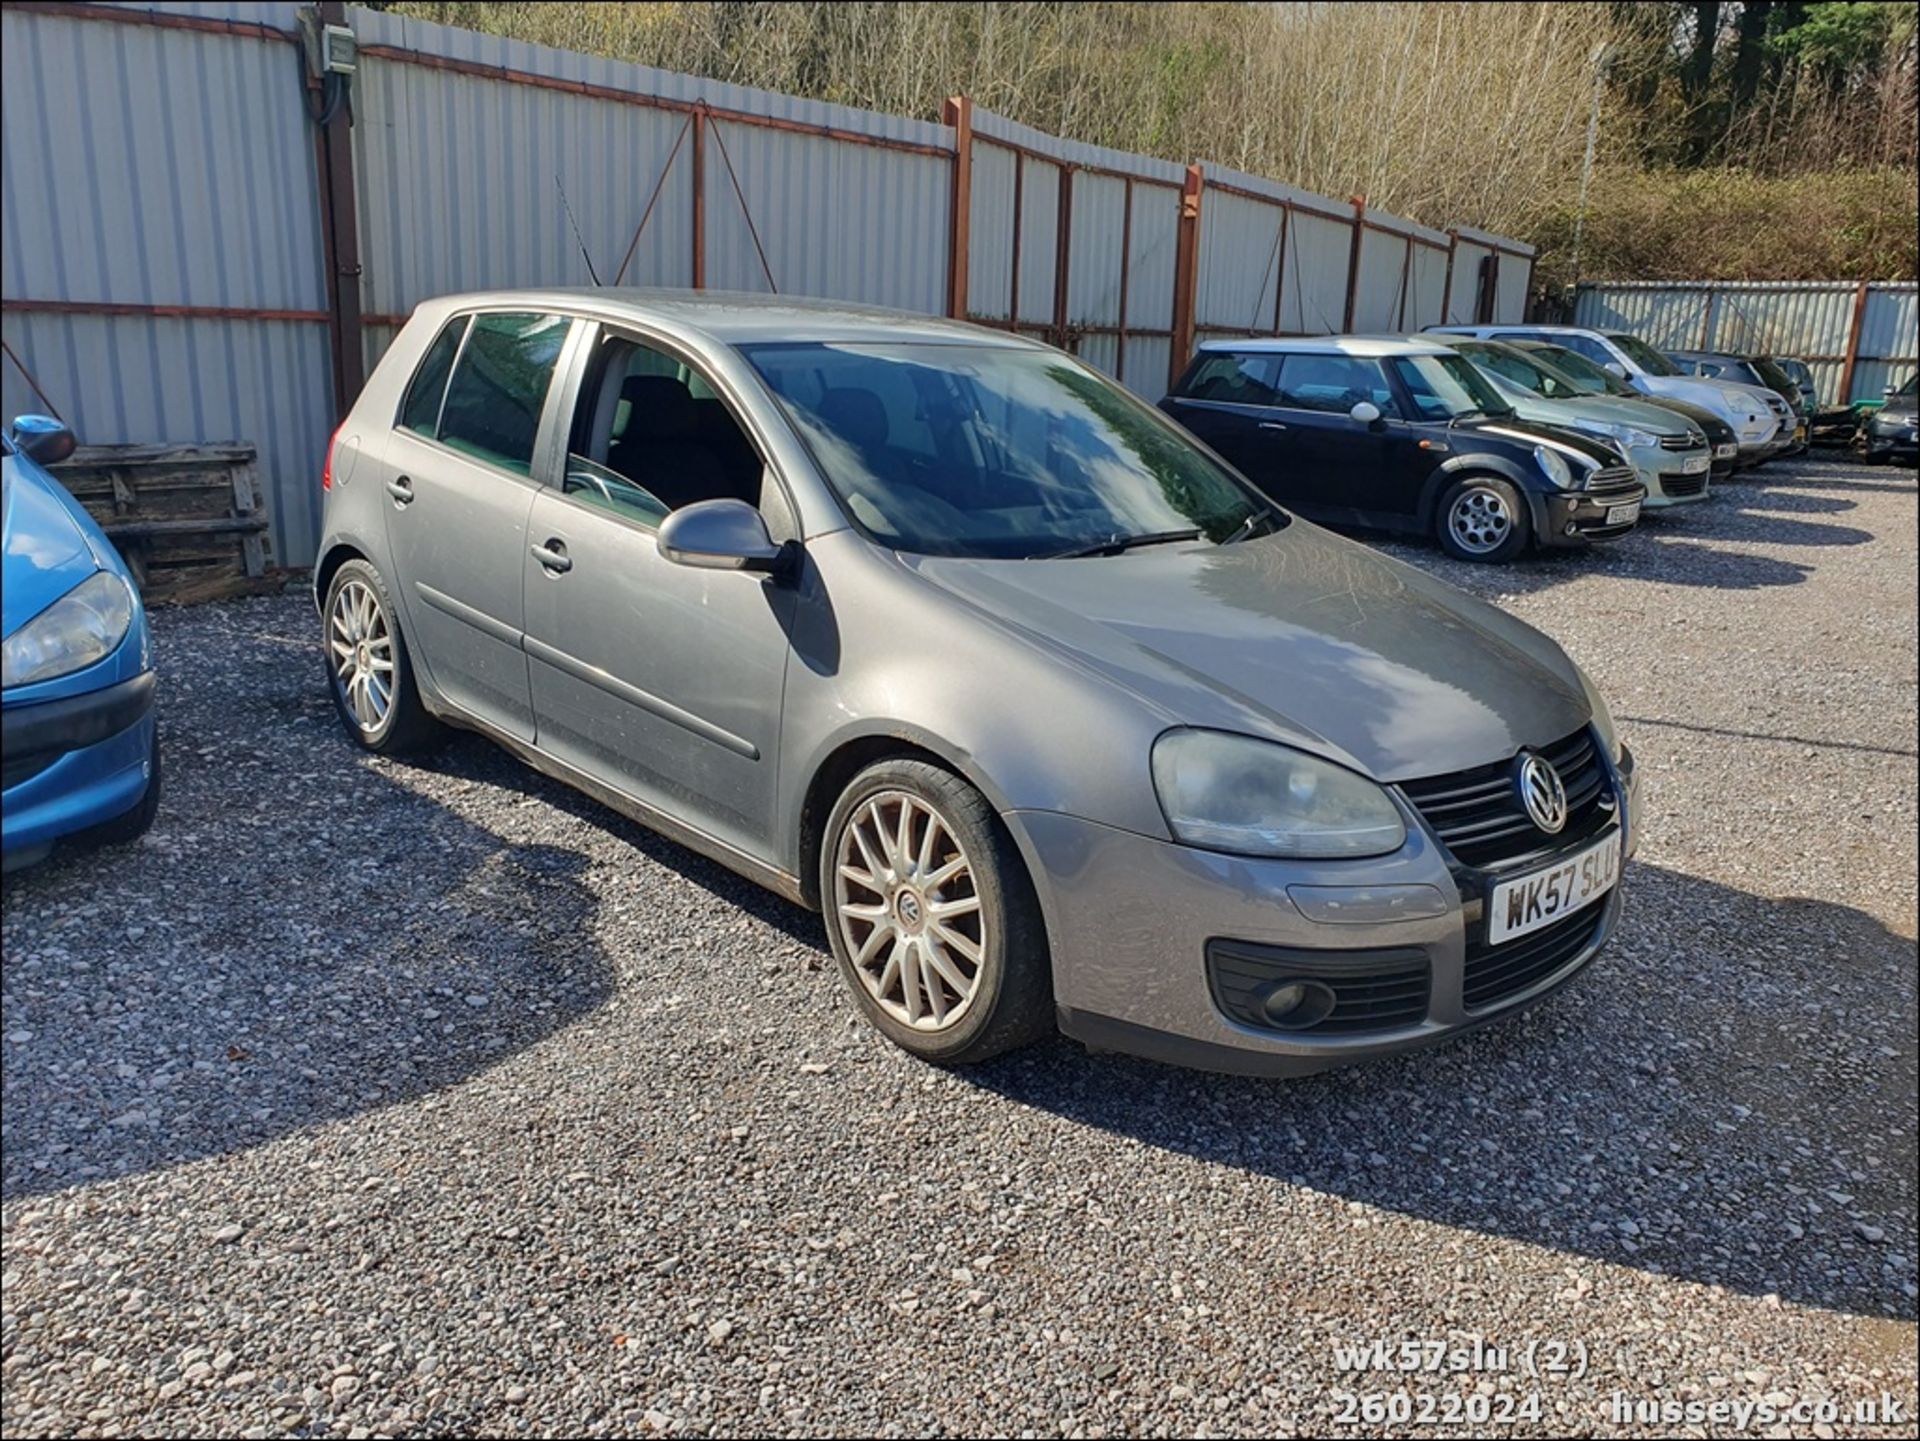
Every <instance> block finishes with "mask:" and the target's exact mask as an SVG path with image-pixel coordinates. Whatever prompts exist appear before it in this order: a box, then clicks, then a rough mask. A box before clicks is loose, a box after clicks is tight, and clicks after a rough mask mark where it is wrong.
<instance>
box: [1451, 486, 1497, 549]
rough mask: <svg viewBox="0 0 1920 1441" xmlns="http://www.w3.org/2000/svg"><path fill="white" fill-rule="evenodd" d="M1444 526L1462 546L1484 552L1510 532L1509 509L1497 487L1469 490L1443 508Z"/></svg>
mask: <svg viewBox="0 0 1920 1441" xmlns="http://www.w3.org/2000/svg"><path fill="white" fill-rule="evenodd" d="M1447 529H1448V531H1449V532H1450V533H1451V534H1452V536H1453V538H1454V540H1455V541H1457V542H1458V543H1459V545H1460V548H1461V549H1462V550H1466V551H1471V552H1472V553H1473V554H1475V555H1486V554H1488V553H1489V552H1492V551H1496V550H1498V549H1499V548H1500V547H1501V545H1502V544H1503V543H1504V542H1505V541H1506V538H1507V537H1508V536H1509V535H1511V534H1512V533H1513V513H1512V512H1511V511H1510V510H1508V509H1507V502H1506V500H1505V499H1504V498H1503V497H1502V496H1501V495H1500V494H1499V493H1498V492H1497V491H1492V490H1469V491H1467V492H1465V493H1464V494H1462V495H1461V496H1459V497H1458V498H1457V499H1456V500H1455V501H1454V502H1453V508H1452V509H1451V510H1449V511H1448V512H1447Z"/></svg>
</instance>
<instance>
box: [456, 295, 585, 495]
mask: <svg viewBox="0 0 1920 1441" xmlns="http://www.w3.org/2000/svg"><path fill="white" fill-rule="evenodd" d="M571 325H572V322H571V321H570V320H568V319H567V318H566V317H565V316H564V315H532V314H523V313H518V312H513V313H506V314H494V315H476V316H474V318H473V326H472V329H471V332H470V333H469V334H468V336H467V343H466V345H465V346H463V347H462V348H461V351H460V359H459V362H458V364H456V365H455V366H454V370H453V379H452V381H451V382H450V383H449V384H448V386H447V400H446V404H445V406H444V407H442V409H441V412H440V433H439V440H440V442H441V444H443V445H448V446H451V447H452V448H453V449H455V450H459V451H464V452H466V453H467V454H468V455H471V456H473V457H474V458H475V459H476V460H483V461H485V462H486V463H487V464H489V465H496V466H498V467H500V469H502V470H510V471H512V472H513V473H514V474H515V475H528V474H530V473H531V472H532V470H533V442H534V438H535V436H537V435H538V434H539V432H540V411H541V408H542V407H543V406H545V404H546V402H547V387H548V386H549V385H550V384H552V381H553V371H554V366H555V365H556V364H557V363H558V362H559V359H560V348H561V346H563V345H564V344H565V343H566V339H567V330H568V328H569V327H570V326H571Z"/></svg>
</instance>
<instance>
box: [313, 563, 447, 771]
mask: <svg viewBox="0 0 1920 1441" xmlns="http://www.w3.org/2000/svg"><path fill="white" fill-rule="evenodd" d="M322 625H323V626H324V628H325V645H326V661H327V687H328V690H329V691H330V692H331V693H332V695H333V705H334V709H335V710H336V711H338V712H339V715H340V723H341V724H342V725H343V726H345V727H346V729H347V734H348V735H350V736H352V737H353V738H354V740H355V741H357V742H358V743H359V744H360V745H362V746H364V747H365V748H366V749H367V750H370V751H375V752H377V753H379V754H381V755H404V754H406V753H408V752H411V751H418V750H421V749H424V748H425V747H427V746H429V745H431V744H432V743H433V742H434V741H435V740H436V739H438V738H439V736H440V733H441V727H440V723H439V722H438V721H436V720H435V719H434V718H433V716H432V715H431V714H430V713H429V712H428V711H427V708H426V706H425V705H423V704H422V703H421V700H420V689H419V687H418V686H417V685H416V684H415V683H414V679H413V662H412V660H411V659H409V657H408V655H407V645H406V641H405V639H404V638H403V637H402V636H401V634H400V624H399V621H398V620H397V619H396V618H395V614H394V609H393V602H392V600H391V598H390V597H389V596H388V594H387V587H386V583H385V582H384V581H382V580H381V578H380V572H379V571H377V570H375V569H374V568H373V567H372V566H371V565H369V564H368V563H367V562H366V561H364V560H349V561H346V562H344V563H343V564H342V565H341V567H340V569H339V570H337V571H335V572H334V576H333V582H332V584H331V585H329V586H328V587H327V605H326V614H325V616H324V618H323V620H322Z"/></svg>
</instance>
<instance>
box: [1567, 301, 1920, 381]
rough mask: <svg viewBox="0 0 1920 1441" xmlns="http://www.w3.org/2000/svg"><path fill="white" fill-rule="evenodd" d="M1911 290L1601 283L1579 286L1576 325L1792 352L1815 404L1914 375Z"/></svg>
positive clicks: (1701, 346) (1686, 345)
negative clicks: (1813, 390) (1810, 381)
mask: <svg viewBox="0 0 1920 1441" xmlns="http://www.w3.org/2000/svg"><path fill="white" fill-rule="evenodd" d="M1917 290H1920V287H1916V286H1915V285H1914V284H1913V283H1912V282H1911V281H1906V282H1897V281H1890V282H1885V283H1877V284H1868V285H1865V286H1862V285H1860V284H1858V283H1857V282H1853V281H1780V282H1760V281H1691V282H1689V281H1675V282H1670V283H1667V282H1629V281H1622V282H1598V283H1590V284H1583V285H1582V286H1581V287H1580V289H1579V292H1578V295H1577V298H1576V300H1575V303H1574V323H1575V324H1576V325H1592V326H1604V327H1608V328H1619V329H1624V330H1631V331H1633V332H1634V333H1635V334H1637V335H1640V336H1642V337H1644V338H1645V339H1646V340H1647V342H1648V343H1649V344H1651V345H1654V346H1657V347H1659V348H1660V349H1663V350H1728V351H1736V352H1753V353H1765V354H1773V355H1791V356H1797V357H1799V358H1800V359H1802V360H1804V361H1806V362H1807V364H1808V367H1809V368H1810V369H1811V370H1812V371H1813V375H1814V383H1815V385H1816V386H1817V387H1818V389H1819V393H1820V401H1821V404H1823V405H1829V406H1838V405H1846V404H1851V403H1852V402H1853V401H1856V400H1877V399H1878V398H1879V397H1880V395H1881V393H1882V391H1883V390H1884V389H1885V388H1886V387H1887V386H1889V385H1898V384H1901V383H1902V382H1904V381H1905V380H1906V379H1907V378H1908V377H1909V376H1911V375H1912V374H1913V373H1914V370H1915V366H1916V361H1917V359H1920V336H1917V335H1916V323H1915V322H1916V303H1915V297H1916V292H1917ZM1863 291H1864V295H1863ZM1856 314H1857V315H1858V316H1859V333H1858V335H1857V336H1856V335H1855V334H1854V317H1855V315H1856ZM1850 355H1851V357H1852V372H1853V374H1852V386H1851V390H1850V393H1849V394H1847V395H1844V396H1843V395H1842V394H1841V393H1840V391H1841V386H1842V385H1843V383H1844V382H1845V379H1846V376H1847V371H1848V357H1849V356H1850Z"/></svg>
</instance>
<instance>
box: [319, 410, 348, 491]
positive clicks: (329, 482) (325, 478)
mask: <svg viewBox="0 0 1920 1441" xmlns="http://www.w3.org/2000/svg"><path fill="white" fill-rule="evenodd" d="M346 428H347V427H346V424H345V422H344V421H343V422H342V423H341V426H340V430H336V431H334V433H333V439H331V440H329V441H328V442H327V461H326V464H325V465H323V466H321V467H320V488H321V489H322V490H332V489H333V453H334V452H335V451H336V450H338V449H339V448H340V432H341V431H344V430H345V429H346Z"/></svg>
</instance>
